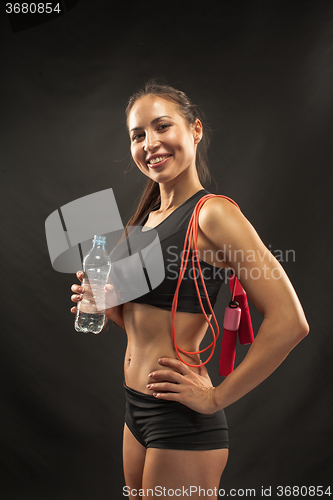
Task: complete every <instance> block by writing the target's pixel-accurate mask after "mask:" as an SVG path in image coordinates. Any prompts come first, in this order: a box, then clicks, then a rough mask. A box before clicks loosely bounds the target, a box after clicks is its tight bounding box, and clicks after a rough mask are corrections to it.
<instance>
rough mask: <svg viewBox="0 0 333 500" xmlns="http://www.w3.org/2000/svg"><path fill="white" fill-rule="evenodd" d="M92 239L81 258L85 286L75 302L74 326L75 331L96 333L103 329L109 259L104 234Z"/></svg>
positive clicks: (109, 266) (109, 267)
mask: <svg viewBox="0 0 333 500" xmlns="http://www.w3.org/2000/svg"><path fill="white" fill-rule="evenodd" d="M92 241H93V247H92V249H91V250H90V251H89V253H88V254H87V255H86V256H85V257H84V259H83V271H84V278H83V280H82V286H83V287H84V288H85V293H84V294H83V299H82V300H81V301H80V302H78V304H77V313H76V318H75V325H74V326H75V330H76V331H77V332H84V333H87V332H91V333H95V334H97V333H100V332H101V331H102V330H103V327H104V324H105V314H104V310H105V291H104V286H105V285H106V283H107V282H108V278H109V274H110V270H111V260H110V257H109V255H108V253H107V252H106V249H105V244H106V238H105V236H96V235H95V236H94V239H93V240H92ZM89 287H90V289H91V294H90V290H89ZM88 297H89V299H88Z"/></svg>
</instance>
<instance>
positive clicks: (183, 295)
mask: <svg viewBox="0 0 333 500" xmlns="http://www.w3.org/2000/svg"><path fill="white" fill-rule="evenodd" d="M206 194H209V191H207V190H206V189H201V190H200V191H198V192H197V193H195V194H194V195H193V196H191V198H189V199H188V200H186V201H185V202H184V203H183V204H182V205H180V206H179V207H177V208H176V209H175V210H174V211H173V212H172V213H171V214H170V215H169V216H168V217H166V218H165V219H164V220H163V221H162V222H161V223H160V224H158V225H157V226H156V227H155V228H153V229H154V230H155V231H156V232H157V233H158V236H159V241H160V245H161V250H162V255H163V261H164V271H165V277H164V279H163V281H162V282H160V284H159V285H158V286H156V287H155V288H153V287H152V286H149V290H148V289H147V293H143V294H140V296H136V297H134V298H133V299H131V300H126V302H135V303H140V304H149V305H152V306H155V307H159V308H161V309H166V310H169V311H171V307H172V301H173V298H174V294H175V290H176V287H177V280H178V275H179V269H180V264H181V256H182V252H183V247H184V240H185V235H186V231H187V227H188V224H189V221H190V218H191V216H192V212H193V210H194V208H195V206H196V204H197V202H198V201H199V200H200V199H201V198H202V197H203V196H205V195H206ZM158 208H159V206H156V207H154V209H153V210H157V209H158ZM148 216H149V214H147V215H146V216H145V217H144V218H143V219H142V220H141V221H140V223H139V224H138V226H136V227H135V228H134V231H133V233H134V234H133V233H131V234H130V238H132V239H133V238H134V239H135V237H140V236H141V237H142V236H143V237H146V236H148V235H149V233H151V232H153V231H152V230H148V229H146V228H144V229H142V226H143V225H144V224H145V223H146V221H147V219H148ZM155 234H156V233H155ZM125 242H126V240H124V241H123V242H122V243H120V245H119V246H118V247H116V248H115V250H114V251H113V252H112V254H111V261H112V260H114V259H115V260H118V259H120V258H122V248H124V245H125ZM125 246H126V245H125ZM126 250H127V247H126ZM191 258H192V251H190V253H189V262H190V259H191ZM199 260H200V259H199ZM141 264H142V265H143V267H145V264H144V261H143V259H141ZM200 266H201V270H202V275H203V277H204V280H205V285H206V289H207V292H208V296H209V299H210V302H211V305H212V307H214V304H215V302H216V299H217V294H218V292H219V289H220V287H221V285H222V283H223V282H224V281H225V279H226V277H227V276H228V275H229V273H230V271H231V270H228V269H225V268H218V267H215V266H212V265H210V264H208V263H206V262H204V261H202V260H200ZM138 267H139V266H138ZM144 271H145V276H146V278H147V281H148V283H149V278H151V274H149V273H147V270H146V269H144ZM148 271H149V269H148ZM122 272H123V271H122ZM133 272H134V271H133V269H132V271H131V273H132V274H133ZM195 272H196V273H197V274H196V275H197V278H198V281H197V283H198V286H199V291H200V296H201V300H202V303H203V306H204V308H205V311H206V313H207V314H210V310H209V306H208V304H207V299H206V296H205V293H204V290H203V287H202V283H201V280H200V276H199V269H198V267H197V262H195ZM111 274H112V273H111ZM193 274H194V271H193V269H192V265H188V266H187V268H186V271H185V274H184V277H183V280H182V282H181V285H180V289H179V296H178V305H177V311H182V312H190V313H201V314H202V309H201V306H200V303H199V299H198V295H197V290H196V287H195V279H194V276H193ZM114 277H115V276H114ZM111 281H112V276H111ZM133 281H134V280H133ZM152 288H153V289H152ZM134 295H135V294H134ZM129 298H130V297H129Z"/></svg>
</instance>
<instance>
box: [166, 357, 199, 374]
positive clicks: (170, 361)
mask: <svg viewBox="0 0 333 500" xmlns="http://www.w3.org/2000/svg"><path fill="white" fill-rule="evenodd" d="M158 362H159V364H160V365H163V366H170V367H171V368H174V369H176V370H177V371H178V372H179V373H181V374H182V375H188V374H189V373H193V372H192V370H191V369H190V368H189V367H188V366H187V365H185V363H183V362H182V361H180V360H179V359H174V358H160V359H159V360H158Z"/></svg>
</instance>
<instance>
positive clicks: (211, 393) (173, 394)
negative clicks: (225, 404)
mask: <svg viewBox="0 0 333 500" xmlns="http://www.w3.org/2000/svg"><path fill="white" fill-rule="evenodd" d="M158 362H159V364H160V365H162V366H165V367H166V369H165V370H163V369H161V370H155V371H154V372H152V373H150V374H149V379H150V380H151V382H149V384H148V385H147V388H148V389H150V390H151V391H152V393H153V395H154V396H155V397H156V398H157V399H167V400H169V401H178V402H179V403H182V404H183V405H186V406H188V407H189V408H191V409H192V410H195V411H197V412H198V413H205V414H208V415H209V414H212V413H215V412H216V411H217V410H219V409H220V408H218V407H217V404H216V402H215V387H213V385H212V382H211V380H210V378H209V375H208V371H207V369H206V367H205V366H202V367H200V368H199V370H200V371H199V374H196V373H194V372H193V371H192V370H191V368H190V367H189V366H187V365H185V363H183V362H182V361H179V360H178V359H174V358H160V359H159V360H158ZM168 367H171V368H172V370H169V369H168ZM175 370H177V371H175Z"/></svg>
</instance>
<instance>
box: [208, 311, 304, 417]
mask: <svg viewBox="0 0 333 500" xmlns="http://www.w3.org/2000/svg"><path fill="white" fill-rule="evenodd" d="M308 331H309V327H308V325H307V323H306V322H304V323H301V322H297V321H291V322H286V321H281V322H280V321H276V320H273V319H265V320H264V321H263V323H262V325H261V327H260V329H259V331H258V334H257V336H256V338H255V340H254V342H253V344H252V345H251V347H250V349H249V351H248V353H247V355H246V357H245V358H244V360H243V361H242V362H241V363H240V364H239V366H238V367H237V368H236V369H235V370H234V371H233V372H232V373H230V375H228V376H227V377H226V378H225V380H224V381H223V382H222V383H221V384H220V385H219V386H217V387H216V388H215V391H214V392H215V395H214V396H215V401H216V405H217V409H221V408H225V407H227V406H229V405H231V404H232V403H234V402H235V401H237V400H238V399H240V398H241V397H243V396H244V395H245V394H247V393H248V392H250V391H251V390H252V389H254V388H255V387H257V386H258V385H259V384H260V383H261V382H263V381H264V380H265V379H266V378H267V377H268V376H269V375H270V374H271V373H273V371H274V370H275V369H276V368H277V367H278V366H279V365H280V364H281V363H282V361H283V360H284V359H285V358H286V356H287V355H288V354H289V352H290V351H291V350H292V349H293V348H294V347H295V346H296V345H297V344H298V343H299V342H300V341H301V340H302V339H303V338H304V337H305V336H306V335H307V333H308Z"/></svg>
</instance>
